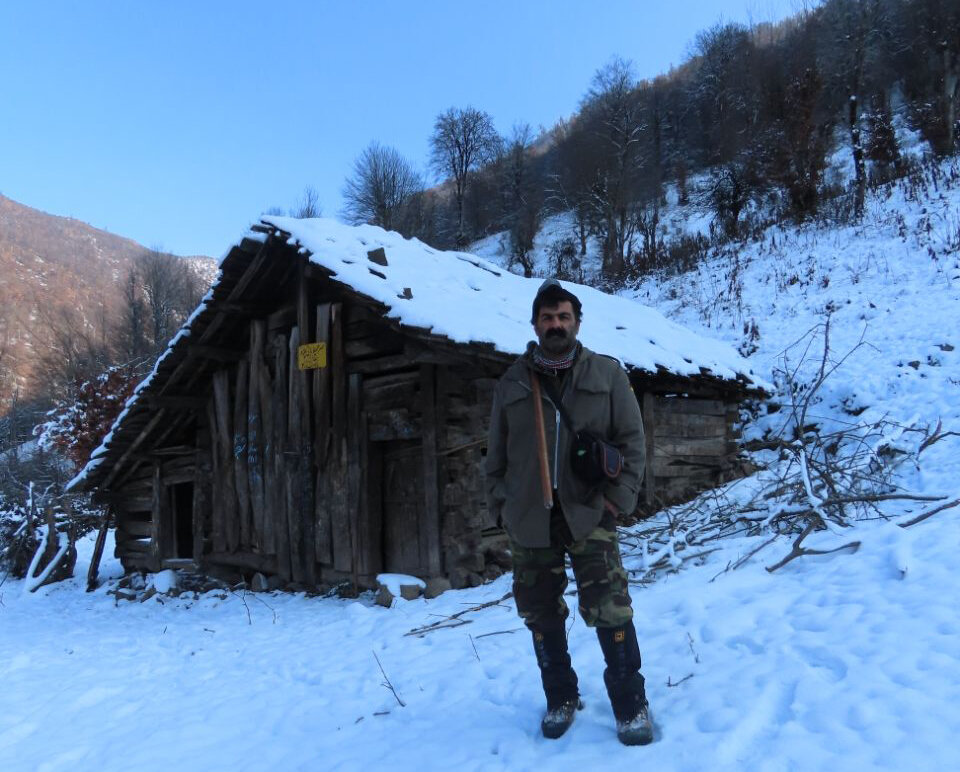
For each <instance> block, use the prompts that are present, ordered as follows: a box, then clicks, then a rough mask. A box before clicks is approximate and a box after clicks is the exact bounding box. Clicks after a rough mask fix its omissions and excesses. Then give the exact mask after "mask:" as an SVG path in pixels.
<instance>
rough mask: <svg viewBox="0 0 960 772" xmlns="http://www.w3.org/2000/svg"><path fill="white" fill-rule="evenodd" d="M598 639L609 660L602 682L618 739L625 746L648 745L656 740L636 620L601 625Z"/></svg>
mask: <svg viewBox="0 0 960 772" xmlns="http://www.w3.org/2000/svg"><path fill="white" fill-rule="evenodd" d="M597 638H599V639H600V648H602V649H603V658H604V659H605V660H606V663H607V669H606V670H604V671H603V682H604V684H606V687H607V694H608V695H609V697H610V705H611V707H613V716H614V718H615V719H616V720H617V738H618V739H619V740H620V742H622V743H623V744H624V745H646V744H647V743H649V742H652V741H653V724H652V723H651V722H650V711H649V706H648V705H647V695H646V692H645V691H644V687H643V684H644V682H643V676H642V675H640V664H641V663H640V646H639V645H638V644H637V631H636V630H635V629H634V626H633V622H627V623H626V624H625V625H621V626H620V627H598V628H597Z"/></svg>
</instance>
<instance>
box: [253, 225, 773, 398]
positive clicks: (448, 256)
mask: <svg viewBox="0 0 960 772" xmlns="http://www.w3.org/2000/svg"><path fill="white" fill-rule="evenodd" d="M263 222H264V223H265V224H267V225H270V226H273V227H274V228H275V229H276V230H277V231H280V232H282V233H283V234H288V242H289V243H290V244H291V245H293V246H295V247H297V248H299V249H300V250H301V251H303V252H305V253H307V254H309V259H310V261H311V262H312V263H316V264H317V265H320V266H322V267H323V268H325V269H327V270H328V271H330V272H331V273H332V274H333V277H334V279H335V280H336V281H338V282H342V283H344V284H347V285H349V286H350V287H352V288H353V289H354V290H356V291H357V292H359V293H361V294H363V295H366V296H367V297H369V298H372V299H373V300H376V301H378V302H379V303H382V304H383V305H384V306H387V307H388V308H389V311H388V313H387V314H386V315H387V317H388V318H391V319H395V320H397V321H398V322H399V323H400V324H403V325H408V326H412V327H419V328H426V329H429V330H430V331H431V332H432V333H433V334H435V335H442V336H445V337H447V338H449V339H450V340H452V341H455V342H458V343H487V344H492V345H493V347H494V348H495V349H496V350H497V351H501V352H504V353H508V354H520V353H522V352H523V351H524V350H525V348H526V344H527V341H529V340H530V339H531V338H532V337H533V331H532V328H531V325H530V315H531V305H532V302H533V298H534V296H535V295H536V292H537V289H538V287H539V286H540V284H541V283H542V281H543V279H542V278H532V279H526V278H524V277H522V276H517V275H516V274H512V273H510V272H508V271H506V270H505V269H503V268H501V267H500V266H497V265H495V264H493V263H490V262H488V261H486V260H483V259H481V258H478V257H476V256H475V255H471V254H468V253H465V252H445V251H441V250H438V249H433V248H432V247H429V246H427V245H426V244H424V243H423V242H421V241H418V240H417V239H405V238H404V237H403V236H401V235H400V234H398V233H393V232H390V231H385V230H383V229H382V228H378V227H376V226H373V225H361V226H356V227H355V226H349V225H344V224H342V223H339V222H336V221H335V220H329V219H322V218H321V219H312V220H299V219H294V218H290V217H272V216H271V217H264V218H263ZM378 248H382V249H383V250H384V254H385V256H386V263H387V264H386V265H381V264H379V263H376V262H373V261H372V260H371V259H370V258H369V257H368V253H369V252H371V251H373V250H376V249H378ZM562 284H563V286H564V287H566V288H567V289H568V290H570V291H571V292H573V293H574V294H575V295H576V296H577V297H578V298H579V299H580V301H581V303H582V304H583V324H582V327H581V329H580V335H579V338H580V340H581V341H583V343H584V345H585V346H587V347H588V348H590V349H593V350H594V351H597V352H599V353H602V354H607V355H608V356H613V357H616V358H617V359H619V360H620V361H621V362H622V363H623V364H624V365H626V366H627V367H629V368H635V369H639V370H645V371H649V372H651V373H656V372H658V371H661V370H667V371H669V372H671V373H674V374H676V375H697V376H699V375H702V374H704V371H709V374H711V375H714V376H716V377H718V378H722V379H727V380H734V379H739V380H743V379H744V378H747V379H748V380H749V381H751V382H755V381H756V380H757V379H756V378H755V377H754V376H753V373H752V371H751V369H750V366H749V364H748V363H747V362H746V360H744V359H743V357H741V356H740V355H739V354H738V353H737V352H736V351H735V350H734V349H733V348H732V347H730V346H729V345H727V344H726V343H721V342H719V341H715V340H710V339H708V338H705V337H704V336H702V335H699V334H697V333H694V332H692V331H691V330H689V329H687V328H685V327H681V326H680V325H678V324H676V323H674V322H671V321H669V320H668V319H666V318H665V317H664V316H663V315H662V314H660V313H658V312H657V311H655V310H653V309H652V308H648V307H646V306H643V305H641V304H639V303H637V302H636V301H633V300H628V299H626V298H622V297H618V296H615V295H608V294H606V293H604V292H601V291H599V290H597V289H594V288H593V287H587V286H585V285H582V284H576V283H573V282H562Z"/></svg>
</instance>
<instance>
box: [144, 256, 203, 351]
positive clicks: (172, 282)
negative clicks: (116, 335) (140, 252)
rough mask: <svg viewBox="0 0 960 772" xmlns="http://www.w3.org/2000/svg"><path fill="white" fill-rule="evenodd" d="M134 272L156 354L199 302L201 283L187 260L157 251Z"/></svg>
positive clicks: (147, 257)
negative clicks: (145, 308)
mask: <svg viewBox="0 0 960 772" xmlns="http://www.w3.org/2000/svg"><path fill="white" fill-rule="evenodd" d="M137 270H138V272H139V276H140V282H141V288H142V290H143V297H144V300H145V302H146V307H147V313H148V322H149V333H150V338H151V340H152V343H153V353H154V354H155V355H156V354H159V353H160V352H161V351H163V349H164V347H165V346H166V344H167V341H169V340H170V338H171V337H173V334H174V333H175V332H176V331H177V329H178V328H179V327H180V325H181V324H182V323H183V321H184V319H186V317H187V315H188V314H189V313H190V312H191V311H192V310H193V309H194V308H195V307H196V305H197V303H199V301H200V297H201V295H202V292H201V288H200V282H199V280H198V278H197V275H196V274H195V273H194V272H193V271H192V270H191V268H190V265H189V264H188V263H187V261H186V260H184V259H183V258H181V257H175V256H173V255H169V254H166V253H164V252H161V251H160V250H156V249H155V250H152V251H150V252H148V253H147V254H146V255H144V256H143V257H142V258H141V259H140V261H139V265H138V268H137Z"/></svg>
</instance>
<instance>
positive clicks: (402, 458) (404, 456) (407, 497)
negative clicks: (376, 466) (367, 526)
mask: <svg viewBox="0 0 960 772" xmlns="http://www.w3.org/2000/svg"><path fill="white" fill-rule="evenodd" d="M380 444H381V445H382V456H381V457H382V459H383V477H382V480H383V488H382V502H383V510H382V513H383V541H382V544H383V570H384V571H385V572H387V573H394V574H412V575H414V576H419V575H423V573H424V565H423V563H424V561H423V560H422V557H421V554H420V542H421V538H420V520H421V518H420V512H421V510H422V509H423V506H424V504H423V501H424V499H423V450H422V446H421V444H420V442H419V441H418V440H392V441H389V442H384V443H380Z"/></svg>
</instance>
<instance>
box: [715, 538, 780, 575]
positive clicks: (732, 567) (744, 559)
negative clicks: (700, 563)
mask: <svg viewBox="0 0 960 772" xmlns="http://www.w3.org/2000/svg"><path fill="white" fill-rule="evenodd" d="M778 536H779V534H777V535H776V536H771V537H770V538H769V539H767V540H766V541H765V542H764V543H763V544H761V545H760V546H759V547H757V548H756V549H754V550H750V552H748V553H747V554H746V555H744V556H743V557H742V558H740V559H739V560H737V561H735V562H734V563H733V564H732V565H731V564H729V563H728V564H727V567H726V568H725V569H723V571H721V572H720V573H719V574H717V575H716V576H714V577H713V579H716V578H717V576H721V575H723V574H725V573H727V571H736V570H737V569H738V568H740V566H742V565H743V564H744V563H746V562H747V561H748V560H750V558H752V557H753V556H754V555H756V554H757V553H758V552H759V551H760V550H762V549H763V548H764V547H769V546H770V545H771V544H773V543H774V542H775V541H776V540H777V538H778ZM713 579H711V580H710V581H711V582H712V581H713Z"/></svg>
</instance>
